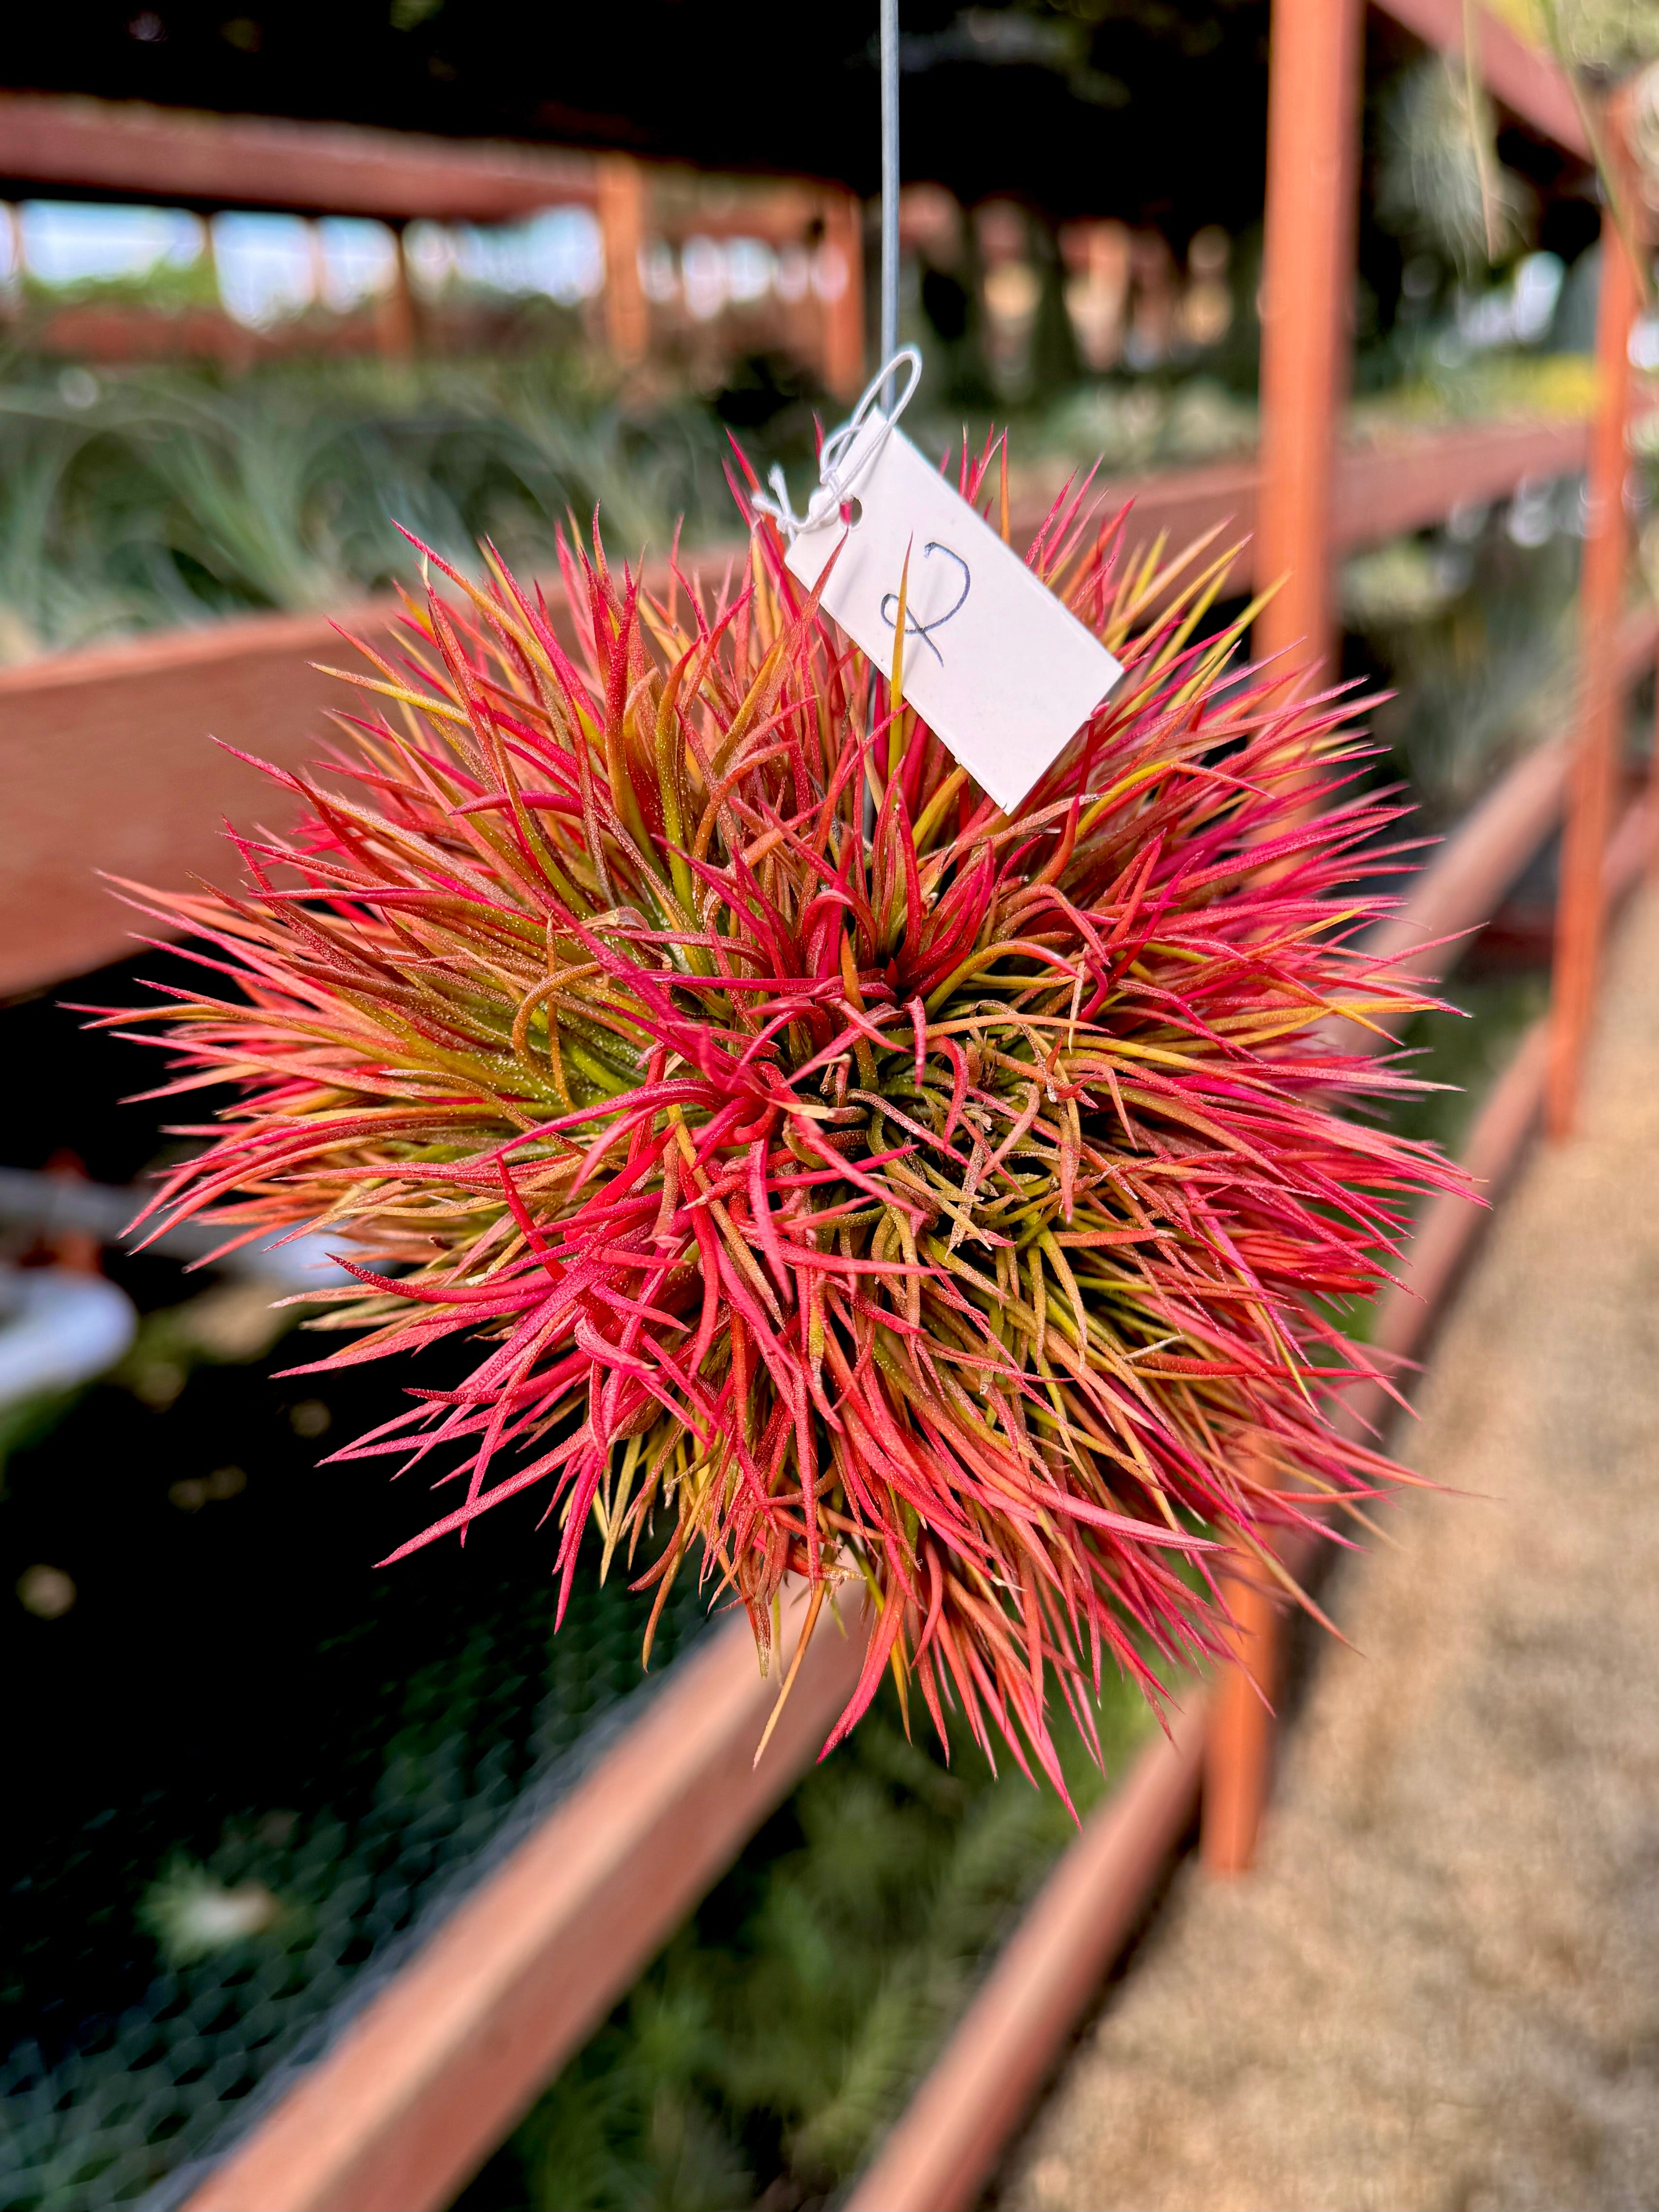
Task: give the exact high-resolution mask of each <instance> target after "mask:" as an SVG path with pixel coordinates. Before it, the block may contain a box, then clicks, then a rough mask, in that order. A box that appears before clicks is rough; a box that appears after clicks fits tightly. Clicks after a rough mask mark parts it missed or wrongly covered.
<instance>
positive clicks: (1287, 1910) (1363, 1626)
mask: <svg viewBox="0 0 1659 2212" xmlns="http://www.w3.org/2000/svg"><path fill="white" fill-rule="evenodd" d="M1421 1405H1422V1413H1423V1419H1422V1421H1421V1423H1420V1425H1417V1426H1416V1427H1415V1428H1414V1429H1413V1430H1412V1431H1409V1432H1408V1433H1407V1435H1406V1436H1405V1437H1403V1438H1397V1439H1396V1446H1395V1448H1396V1449H1397V1450H1399V1451H1401V1453H1402V1455H1404V1456H1405V1457H1406V1458H1407V1460H1408V1461H1409V1462H1410V1463H1411V1464H1412V1465H1413V1466H1414V1467H1416V1468H1419V1469H1420V1470H1421V1471H1422V1472H1423V1473H1424V1474H1426V1475H1428V1476H1430V1477H1431V1478H1432V1479H1433V1480H1435V1481H1436V1482H1437V1483H1440V1484H1443V1485H1444V1486H1446V1488H1447V1490H1448V1491H1451V1490H1456V1491H1458V1492H1463V1493H1466V1494H1464V1495H1461V1496H1451V1495H1436V1496H1432V1497H1428V1498H1422V1497H1419V1498H1414V1499H1413V1501H1412V1502H1411V1503H1410V1504H1408V1505H1407V1506H1405V1507H1404V1508H1402V1509H1401V1510H1400V1511H1399V1512H1397V1513H1396V1514H1395V1515H1394V1516H1392V1521H1391V1527H1392V1529H1393V1532H1394V1534H1395V1536H1396V1537H1397V1539H1398V1543H1399V1548H1398V1549H1397V1550H1392V1549H1382V1548H1373V1549H1372V1551H1371V1552H1370V1554H1369V1555H1368V1556H1367V1557H1366V1558H1365V1559H1364V1560H1363V1561H1362V1562H1360V1563H1359V1564H1358V1565H1357V1566H1354V1567H1351V1568H1349V1569H1347V1570H1346V1571H1345V1572H1344V1575H1343V1577H1342V1578H1341V1579H1340V1581H1339V1582H1338V1583H1337V1584H1336V1585H1335V1590H1334V1610H1335V1612H1336V1614H1337V1617H1338V1618H1339V1619H1340V1622H1341V1625H1342V1626H1343V1628H1344V1630H1345V1632H1346V1634H1347V1635H1349V1636H1350V1637H1351V1638H1352V1639H1353V1642H1354V1644H1356V1645H1357V1646H1358V1654H1355V1653H1350V1652H1346V1651H1343V1650H1341V1649H1340V1647H1336V1646H1330V1647H1328V1649H1327V1650H1326V1651H1325V1652H1324V1653H1323V1654H1322V1656H1321V1659H1320V1661H1319V1663H1318V1667H1317V1671H1316V1675H1315V1679H1314V1681H1313V1684H1312V1687H1311V1690H1310V1695H1309V1698H1308V1701H1307V1704H1306V1705H1305V1708H1304V1711H1303V1713H1302V1715H1301V1717H1300V1719H1299V1721H1298V1722H1297V1725H1296V1727H1295V1729H1294V1730H1293V1731H1292V1733H1291V1736H1290V1740H1289V1741H1288V1744H1287V1747H1286V1749H1285V1762H1284V1773H1283V1778H1282V1781H1281V1785H1280V1790H1279V1797H1278V1800H1277V1802H1276V1804H1275V1806H1274V1808H1273V1813H1272V1815H1271V1823H1270V1826H1269V1827H1268V1828H1267V1832H1266V1833H1265V1836H1264V1839H1263V1848H1262V1852H1261V1863H1260V1865H1259V1867H1258V1869H1257V1870H1256V1872H1255V1874H1254V1875H1251V1876H1249V1878H1248V1879H1246V1880H1244V1881H1239V1882H1234V1883H1230V1884H1220V1883H1215V1882H1212V1881H1207V1880H1206V1878H1205V1877H1204V1876H1203V1875H1202V1874H1201V1873H1200V1872H1199V1871H1198V1869H1196V1868H1195V1867H1191V1866H1189V1867H1188V1869H1186V1871H1185V1872H1184V1873H1183V1874H1182V1875H1181V1876H1180V1877H1179V1879H1178V1881H1177V1884H1176V1889H1175V1892H1174V1893H1173V1895H1172V1897H1171V1899H1170V1904H1169V1905H1168V1906H1167V1907H1166V1909H1165V1911H1164V1913H1163V1914H1162V1916H1161V1917H1160V1919H1159V1921H1158V1923H1156V1925H1155V1927H1154V1929H1153V1931H1152V1935H1151V1936H1150V1937H1149V1938H1148V1940H1147V1942H1146V1944H1145V1945H1144V1946H1143V1948H1142V1950H1141V1952H1140V1954H1139V1957H1138V1959H1137V1960H1136V1961H1135V1962H1134V1964H1133V1967H1132V1969H1131V1971H1130V1972H1129V1973H1128V1974H1127V1976H1126V1978H1125V1979H1124V1980H1123V1982H1122V1983H1121V1985H1120V1987H1119V1988H1118V1990H1117V1991H1116V1992H1115V1996H1114V1997H1113V1998H1112V2000H1111V2001H1110V2002H1109V2004H1108V2006H1107V2008H1105V2010H1104V2012H1103V2015H1102V2017H1101V2019H1100V2020H1099V2021H1098V2022H1097V2025H1096V2026H1095V2027H1093V2028H1092V2029H1091V2031H1090V2032H1089V2033H1088V2035H1087V2036H1086V2037H1085V2039H1084V2041H1083V2043H1082V2044H1081V2045H1080V2047H1079V2049H1078V2051H1076V2053H1075V2055H1074V2057H1073V2059H1072V2061H1071V2063H1070V2064H1069V2066H1068V2067H1067V2069H1066V2072H1065V2074H1064V2075H1063V2076H1062V2078H1061V2080H1060V2082H1059V2084H1058V2086H1057V2087H1056V2088H1055V2090H1054V2093H1053V2094H1052V2096H1051V2097H1050V2099H1049V2100H1048V2103H1047V2105H1046V2106H1044V2107H1043V2109H1042V2111H1041V2112H1039V2114H1038V2115H1037V2117H1036V2120H1035V2122H1034V2123H1033V2124H1032V2126H1031V2128H1030V2131H1029V2133H1028V2135H1027V2136H1026V2137H1025V2139H1024V2142H1023V2143H1022V2144H1021V2145H1020V2146H1019V2147H1018V2150H1017V2151H1016V2153H1015V2154H1014V2155H1013V2157H1012V2160H1011V2161H1010V2164H1009V2166H1008V2169H1007V2171H1006V2172H1005V2174H1004V2175H1003V2177H1002V2180H1001V2184H1000V2188H999V2190H998V2191H997V2195H996V2199H995V2201H996V2203H998V2204H999V2205H1000V2206H1001V2207H1003V2208H1006V2212H1016V2208H1018V2212H1060V2208H1062V2207H1066V2208H1072V2207H1075V2208H1085V2207H1086V2208H1089V2212H1107V2208H1115V2207H1123V2208H1131V2207H1133V2208H1136V2212H1157V2208H1162V2207H1170V2208H1180V2212H1256V2208H1262V2212H1267V2208H1275V2212H1349V2208H1353V2209H1354V2212H1361V2208H1363V2209H1364V2212H1370V2208H1377V2212H1418V2208H1422V2212H1532V2208H1534V2207H1536V2208H1574V2212H1577V2208H1580V2207H1583V2208H1591V2207H1595V2208H1601V2207H1608V2208H1613V2207H1618V2208H1628V2207H1650V2206H1659V898H1656V897H1650V898H1648V899H1647V901H1646V902H1645V904H1644V908H1642V909H1641V910H1640V911H1638V913H1637V914H1636V915H1634V916H1633V917H1632V920H1631V921H1629V922H1628V923H1627V925H1626V927H1625V929H1624V931H1623V933H1622V934H1621V938H1620V943H1619V945H1618V947H1617V951H1616V955H1615V958H1614V961H1613V972H1612V976H1611V979H1610V987H1609V990H1608V992H1607V997H1606V1000H1605V1002H1604V1011H1603V1018H1602V1026H1601V1036H1600V1040H1599V1042H1598V1046H1597V1048H1596V1052H1595V1057H1594V1060H1593V1062H1592V1066H1591V1071H1590V1075H1589V1088H1588V1095H1587V1097H1586V1102H1585V1110H1584V1115H1583V1133H1582V1134H1581V1135H1579V1136H1578V1137H1577V1138H1576V1139H1574V1141H1573V1142H1571V1144H1570V1145H1567V1146H1563V1147H1559V1148H1552V1149H1544V1148H1540V1149H1539V1150H1538V1151H1537V1152H1535V1153H1534V1156H1533V1158H1532V1159H1531V1161H1530V1163H1529V1164H1528V1167H1527V1169H1526V1170H1525V1171H1524V1174H1523V1176H1522V1181H1521V1182H1520V1183H1519V1184H1518V1186H1517V1188H1516V1190H1515V1192H1514V1193H1513V1194H1512V1196H1511V1197H1510V1200H1509V1201H1508V1203H1507V1204H1506V1206H1505V1207H1504V1211H1503V1212H1502V1213H1501V1214H1500V1215H1499V1217H1498V1220H1497V1222H1496V1224H1495V1225H1494V1229H1493V1231H1492V1236H1491V1237H1490V1239H1489V1240H1488V1242H1487V1243H1486V1247H1485V1249H1484V1252H1483V1254H1482V1255H1481V1257H1480V1261H1478V1263H1477V1265H1476V1267H1475V1269H1474V1272H1473V1273H1472V1275H1471V1277H1470V1279H1469V1280H1468V1284H1467V1285H1466V1287H1465V1289H1464V1291H1463V1294H1462V1297H1461V1298H1460V1300H1459V1302H1458V1304H1457V1306H1456V1309H1455V1312H1454V1313H1453V1315H1452V1316H1451V1318H1450V1321H1449V1325H1448V1327H1447V1328H1446V1330H1445V1332H1444V1334H1443V1337H1442V1339H1441V1341H1440V1344H1439V1346H1438V1349H1437V1354H1436V1357H1435V1360H1434V1364H1433V1368H1432V1371H1431V1376H1430V1378H1429V1381H1428V1383H1427V1385H1426V1387H1425V1390H1424V1393H1423V1396H1422V1401H1421ZM1468 1493H1474V1494H1473V1495H1470V1494H1468ZM1358 1655H1363V1656H1358Z"/></svg>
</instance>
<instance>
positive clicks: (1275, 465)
mask: <svg viewBox="0 0 1659 2212" xmlns="http://www.w3.org/2000/svg"><path fill="white" fill-rule="evenodd" d="M1360 28H1361V19H1360V0H1273V18H1272V46H1271V50H1270V57H1269V59H1270V70H1271V74H1270V76H1269V81H1268V89H1267V224H1266V247H1265V258H1264V265H1263V270H1262V300H1261V493H1260V495H1259V500H1258V504H1257V508H1256V560H1255V574H1256V580H1257V582H1258V584H1259V585H1265V584H1270V583H1273V582H1275V581H1277V580H1279V578H1281V577H1282V578H1283V579H1284V581H1283V583H1282V585H1281V586H1280V589H1279V593H1278V595H1277V597H1276V598H1275V599H1273V601H1272V602H1271V603H1270V605H1268V606H1267V607H1266V608H1265V609H1264V610H1263V611H1262V613H1261V617H1260V619H1259V620H1258V621H1257V623H1256V626H1255V638H1254V640H1253V644H1254V647H1255V652H1256V653H1258V654H1259V655H1261V656H1263V657H1265V656H1267V654H1270V653H1291V654H1292V655H1293V656H1294V657H1295V659H1297V660H1298V661H1301V662H1303V663H1304V664H1305V663H1311V664H1312V665H1314V667H1315V669H1316V670H1317V668H1318V666H1319V664H1321V663H1325V664H1329V663H1330V662H1331V661H1332V660H1333V659H1334V658H1335V649H1336V634H1335V624H1334V619H1333V616H1332V594H1331V573H1330V570H1331V544H1332V498H1331V494H1332V486H1333V483H1334V476H1335V467H1336V430H1337V416H1338V410H1339V409H1340V405H1341V403H1342V399H1343V397H1344V395H1345V393H1346V389H1347V380H1348V353H1349V344H1350V328H1349V325H1350V313H1349V306H1350V301H1351V299H1352V291H1353V262H1354V231H1355V223H1356V220H1357V216H1356V206H1355V203H1356V199H1357V196H1358V172H1359V76H1360V69H1359V63H1360ZM1328 672H1329V673H1332V674H1334V672H1335V671H1334V670H1331V671H1328ZM1258 1572H1259V1570H1252V1571H1249V1572H1247V1573H1246V1574H1243V1575H1239V1576H1235V1577H1232V1578H1231V1581H1230V1583H1229V1590H1228V1595H1229V1598H1230V1601H1231V1604H1232V1607H1233V1611H1234V1615H1235V1618H1236V1620H1237V1636H1236V1638H1235V1649H1234V1654H1233V1658H1232V1661H1231V1664H1229V1665H1228V1666H1226V1667H1225V1668H1223V1669H1222V1672H1221V1676H1220V1679H1219V1680H1218V1684H1217V1689H1216V1699H1215V1706H1214V1720H1213V1723H1212V1729H1211V1734H1210V1742H1209V1747H1208V1751H1207V1753H1206V1771H1205V1783H1204V1816H1203V1857H1204V1863H1205V1865H1206V1867H1207V1868H1208V1869H1209V1870H1210V1871H1211V1873H1212V1874H1218V1875H1237V1874H1243V1873H1245V1872H1246V1871H1247V1870H1248V1869H1249V1867H1250V1865H1251V1864H1252V1863H1253V1862H1254V1860H1255V1835H1256V1829H1257V1826H1259V1824H1260V1821H1261V1808H1262V1806H1263V1804H1264V1803H1265V1802H1266V1799H1267V1778H1268V1771H1269V1768H1270V1765H1271V1763H1272V1759H1273V1715H1272V1713H1271V1711H1270V1710H1269V1708H1268V1705H1267V1699H1270V1698H1271V1697H1272V1695H1273V1681H1274V1680H1275V1678H1276V1676H1277V1674H1278V1661H1279V1651H1278V1644H1279V1614H1278V1611H1277V1608H1276V1607H1274V1606H1273V1603H1272V1602H1271V1601H1270V1600H1269V1599H1268V1598H1267V1595H1266V1594H1265V1592H1264V1591H1263V1590H1262V1589H1261V1587H1260V1586H1259V1584H1258V1583H1257V1581H1256V1579H1255V1575H1256V1573H1258Z"/></svg>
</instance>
